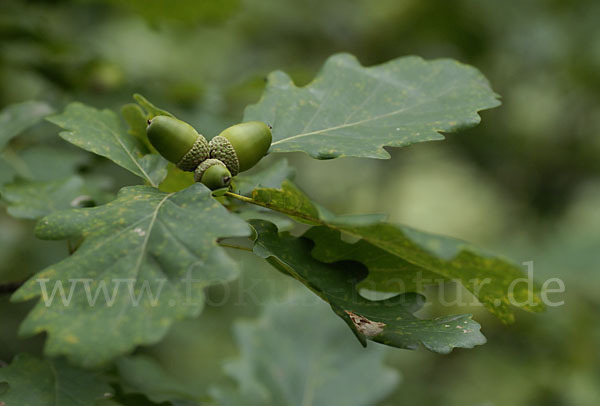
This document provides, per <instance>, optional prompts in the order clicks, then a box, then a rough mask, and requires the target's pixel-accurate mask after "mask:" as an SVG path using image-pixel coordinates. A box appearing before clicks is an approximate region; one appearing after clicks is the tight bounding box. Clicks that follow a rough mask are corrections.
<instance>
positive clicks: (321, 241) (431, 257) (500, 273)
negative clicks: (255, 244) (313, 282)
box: [251, 181, 544, 322]
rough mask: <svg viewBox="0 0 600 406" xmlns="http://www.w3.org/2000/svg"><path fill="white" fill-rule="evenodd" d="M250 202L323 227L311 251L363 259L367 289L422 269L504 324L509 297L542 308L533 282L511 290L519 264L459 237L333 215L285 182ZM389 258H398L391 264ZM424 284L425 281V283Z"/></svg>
mask: <svg viewBox="0 0 600 406" xmlns="http://www.w3.org/2000/svg"><path fill="white" fill-rule="evenodd" d="M251 202H254V203H258V204H260V205H262V206H264V207H267V208H270V209H273V210H276V211H279V212H282V213H284V214H288V215H289V216H291V217H293V218H296V219H300V220H302V221H303V222H306V223H311V224H317V225H322V226H324V227H325V228H319V229H314V230H313V231H312V232H311V233H309V234H307V237H310V238H314V239H315V242H316V243H317V246H316V248H315V252H314V253H313V254H314V255H315V256H316V257H317V258H318V259H320V260H322V261H324V262H335V261H339V260H345V259H352V260H356V261H360V262H362V263H363V264H364V265H366V266H368V267H369V269H372V270H373V274H372V275H371V276H370V278H369V279H367V280H365V281H364V282H363V284H364V285H368V286H369V287H370V288H376V289H379V290H381V291H386V292H402V291H406V286H408V287H410V288H412V287H414V286H415V284H414V282H413V281H414V276H415V275H418V273H419V272H421V271H422V274H421V276H422V281H424V279H425V278H432V277H434V276H436V278H437V279H444V280H446V279H447V280H458V281H459V282H460V283H462V284H463V285H464V286H465V288H467V289H468V290H469V291H470V292H471V293H473V294H474V295H475V296H476V297H477V298H478V299H479V301H480V302H481V303H482V304H483V305H484V306H486V308H487V309H488V310H489V311H490V312H491V313H493V314H495V315H496V316H498V317H499V318H500V319H501V320H503V321H505V322H512V321H513V320H514V311H513V309H514V306H513V304H512V303H511V300H512V302H515V303H525V302H528V301H529V302H530V303H527V304H524V305H522V306H519V308H521V309H523V310H527V311H542V310H543V308H544V306H543V304H542V302H541V298H540V297H539V295H538V293H539V288H538V287H537V285H534V286H533V290H532V289H530V287H529V285H528V284H526V283H516V284H514V286H512V288H511V284H513V281H515V280H517V279H519V278H523V277H525V275H524V273H523V270H522V269H521V268H520V267H518V266H516V265H513V264H511V263H510V262H508V261H506V260H504V259H501V258H498V257H494V256H492V255H490V254H488V253H486V252H484V251H482V250H480V249H478V248H476V247H474V246H472V245H470V244H468V243H465V242H463V241H460V240H456V239H454V238H450V237H442V236H438V235H433V234H429V233H425V232H421V231H418V230H415V229H412V228H410V227H406V226H402V225H396V224H390V223H386V222H384V221H382V220H381V218H377V217H371V216H364V215H357V216H335V215H333V214H331V213H328V212H327V211H325V210H324V209H322V208H320V207H319V206H318V205H316V204H314V203H312V202H311V201H310V199H309V198H308V197H307V196H306V195H305V194H303V193H302V192H301V191H300V190H299V189H298V188H296V187H295V186H294V185H293V184H291V183H290V182H287V181H286V182H284V183H283V186H282V188H281V189H268V188H259V189H256V190H255V191H254V192H253V195H252V200H251ZM340 232H344V233H346V234H349V235H350V236H352V237H354V238H358V239H360V240H361V241H360V242H358V243H356V244H344V243H342V242H341V241H340V238H341V237H340ZM394 261H397V265H396V266H394V265H393V264H394ZM406 271H408V272H406ZM386 273H387V275H386ZM434 279H435V278H434ZM403 284H404V287H403ZM424 284H428V283H427V281H424Z"/></svg>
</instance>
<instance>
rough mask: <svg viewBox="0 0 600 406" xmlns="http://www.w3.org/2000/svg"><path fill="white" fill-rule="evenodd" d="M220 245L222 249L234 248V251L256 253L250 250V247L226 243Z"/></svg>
mask: <svg viewBox="0 0 600 406" xmlns="http://www.w3.org/2000/svg"><path fill="white" fill-rule="evenodd" d="M218 244H219V246H221V247H225V248H233V249H236V250H242V251H248V252H254V251H253V250H252V248H249V247H243V246H241V245H234V244H227V243H224V242H218Z"/></svg>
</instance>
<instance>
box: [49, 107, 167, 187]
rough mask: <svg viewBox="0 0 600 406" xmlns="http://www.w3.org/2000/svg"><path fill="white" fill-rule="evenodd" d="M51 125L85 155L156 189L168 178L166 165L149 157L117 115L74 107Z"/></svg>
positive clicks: (53, 119) (158, 157) (54, 118)
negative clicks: (102, 159) (110, 163)
mask: <svg viewBox="0 0 600 406" xmlns="http://www.w3.org/2000/svg"><path fill="white" fill-rule="evenodd" d="M48 121H50V122H52V123H54V124H56V125H57V126H59V127H61V128H63V129H65V130H66V131H63V132H61V133H60V136H61V137H62V138H63V139H65V140H66V141H69V142H70V143H72V144H74V145H77V146H78V147H80V148H83V149H85V150H86V151H90V152H93V153H95V154H98V155H101V156H103V157H106V158H108V159H110V160H111V161H113V162H114V163H116V164H118V165H120V166H122V167H123V168H125V169H127V170H129V171H131V172H132V173H134V174H135V175H137V176H139V177H141V178H142V179H144V180H145V181H146V182H148V183H149V184H150V185H152V186H155V187H157V186H158V185H159V184H160V182H161V181H162V180H163V179H164V177H165V176H166V175H167V171H166V166H167V161H166V160H165V159H163V158H162V157H160V156H158V155H156V154H150V153H149V151H148V149H147V148H146V147H145V146H144V144H143V143H142V142H141V141H140V140H139V139H138V138H136V137H134V136H132V135H131V134H129V133H128V132H127V130H126V129H125V126H124V125H123V123H122V122H121V119H120V118H119V116H118V115H117V114H115V113H114V112H112V111H110V110H97V109H95V108H93V107H89V106H86V105H84V104H81V103H77V102H75V103H71V104H69V105H68V106H67V108H66V109H65V111H64V112H63V113H62V114H59V115H55V116H51V117H48Z"/></svg>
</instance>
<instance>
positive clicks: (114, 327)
mask: <svg viewBox="0 0 600 406" xmlns="http://www.w3.org/2000/svg"><path fill="white" fill-rule="evenodd" d="M249 233H250V230H249V227H248V225H247V224H246V223H245V222H244V221H243V220H241V219H239V218H238V217H237V216H235V215H233V214H230V213H228V211H227V210H226V209H225V208H224V207H223V206H222V205H221V204H219V203H218V202H217V201H216V200H215V199H213V198H212V197H211V194H210V191H209V190H208V189H207V188H205V187H204V186H203V185H201V184H195V185H194V186H192V187H190V188H188V189H186V190H184V191H181V192H178V193H173V194H166V193H163V192H160V191H158V190H157V189H154V188H151V187H148V186H134V187H127V188H124V189H122V190H121V191H120V192H119V195H118V198H117V199H116V200H115V201H113V202H111V203H109V204H106V205H104V206H100V207H96V208H89V209H76V210H68V211H62V212H57V213H54V214H52V215H50V216H48V217H46V218H44V219H42V220H41V221H40V222H39V223H38V226H37V229H36V235H37V236H38V237H39V238H42V239H53V240H61V239H77V238H82V239H83V242H82V243H81V245H80V246H79V248H78V249H77V251H76V252H75V253H74V254H73V255H71V256H69V257H68V258H66V259H64V260H63V261H61V262H59V263H57V264H55V265H51V266H49V267H48V268H46V269H45V270H43V271H41V272H40V273H38V274H37V275H35V276H34V277H33V278H32V279H31V280H29V281H28V282H27V283H26V284H25V285H24V286H23V287H22V288H21V289H20V290H18V291H17V292H16V293H15V294H14V295H13V297H12V300H16V301H22V300H30V299H34V298H39V297H40V296H41V298H40V300H39V302H38V303H37V305H36V306H35V307H34V309H33V310H32V312H31V313H30V314H29V316H28V317H27V318H26V319H25V321H24V322H23V324H22V325H21V330H20V331H21V333H22V334H24V335H31V334H36V333H39V332H42V331H47V332H48V339H47V342H46V353H47V354H48V355H50V356H56V355H63V354H64V355H67V356H68V357H69V358H70V359H71V360H72V361H73V362H75V363H77V364H79V365H83V366H95V365H99V364H102V363H105V362H107V361H109V360H111V359H112V358H114V357H116V356H118V355H121V354H123V353H126V352H128V351H131V350H132V349H133V348H134V347H135V346H136V345H143V344H150V343H155V342H157V341H158V340H160V339H161V338H162V337H163V336H164V335H165V333H166V332H167V330H168V329H169V327H170V325H171V324H172V323H173V322H174V321H175V320H178V319H182V318H185V317H194V316H197V315H198V314H199V313H200V311H201V309H202V303H203V288H204V287H206V286H209V285H212V284H216V283H223V282H226V281H230V280H232V279H233V278H235V277H236V275H237V266H236V263H235V262H233V261H232V260H231V259H230V258H229V257H228V256H227V254H225V252H224V250H223V249H222V248H220V247H218V246H217V244H216V240H217V239H218V238H219V237H242V236H247V235H249ZM61 289H62V290H61ZM61 292H62V293H64V296H63V294H61ZM53 294H54V296H53ZM91 349H93V350H91Z"/></svg>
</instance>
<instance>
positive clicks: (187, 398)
mask: <svg viewBox="0 0 600 406" xmlns="http://www.w3.org/2000/svg"><path fill="white" fill-rule="evenodd" d="M116 365H117V371H118V373H119V382H118V383H119V385H120V386H121V387H122V388H123V390H124V392H125V393H127V394H135V393H137V394H143V395H145V396H146V397H147V398H148V399H150V400H151V401H152V402H155V403H162V402H170V403H172V404H173V403H175V404H179V403H183V402H189V404H196V403H195V400H196V399H197V398H198V394H195V393H193V392H192V391H191V390H190V388H188V387H187V386H185V385H183V384H181V383H180V382H179V381H178V380H177V379H175V378H173V377H171V376H169V375H167V374H166V372H165V371H164V370H163V368H162V367H161V366H160V364H158V362H157V361H156V360H154V359H153V358H151V357H149V356H146V355H136V356H132V357H123V358H120V359H118V360H117V362H116Z"/></svg>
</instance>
